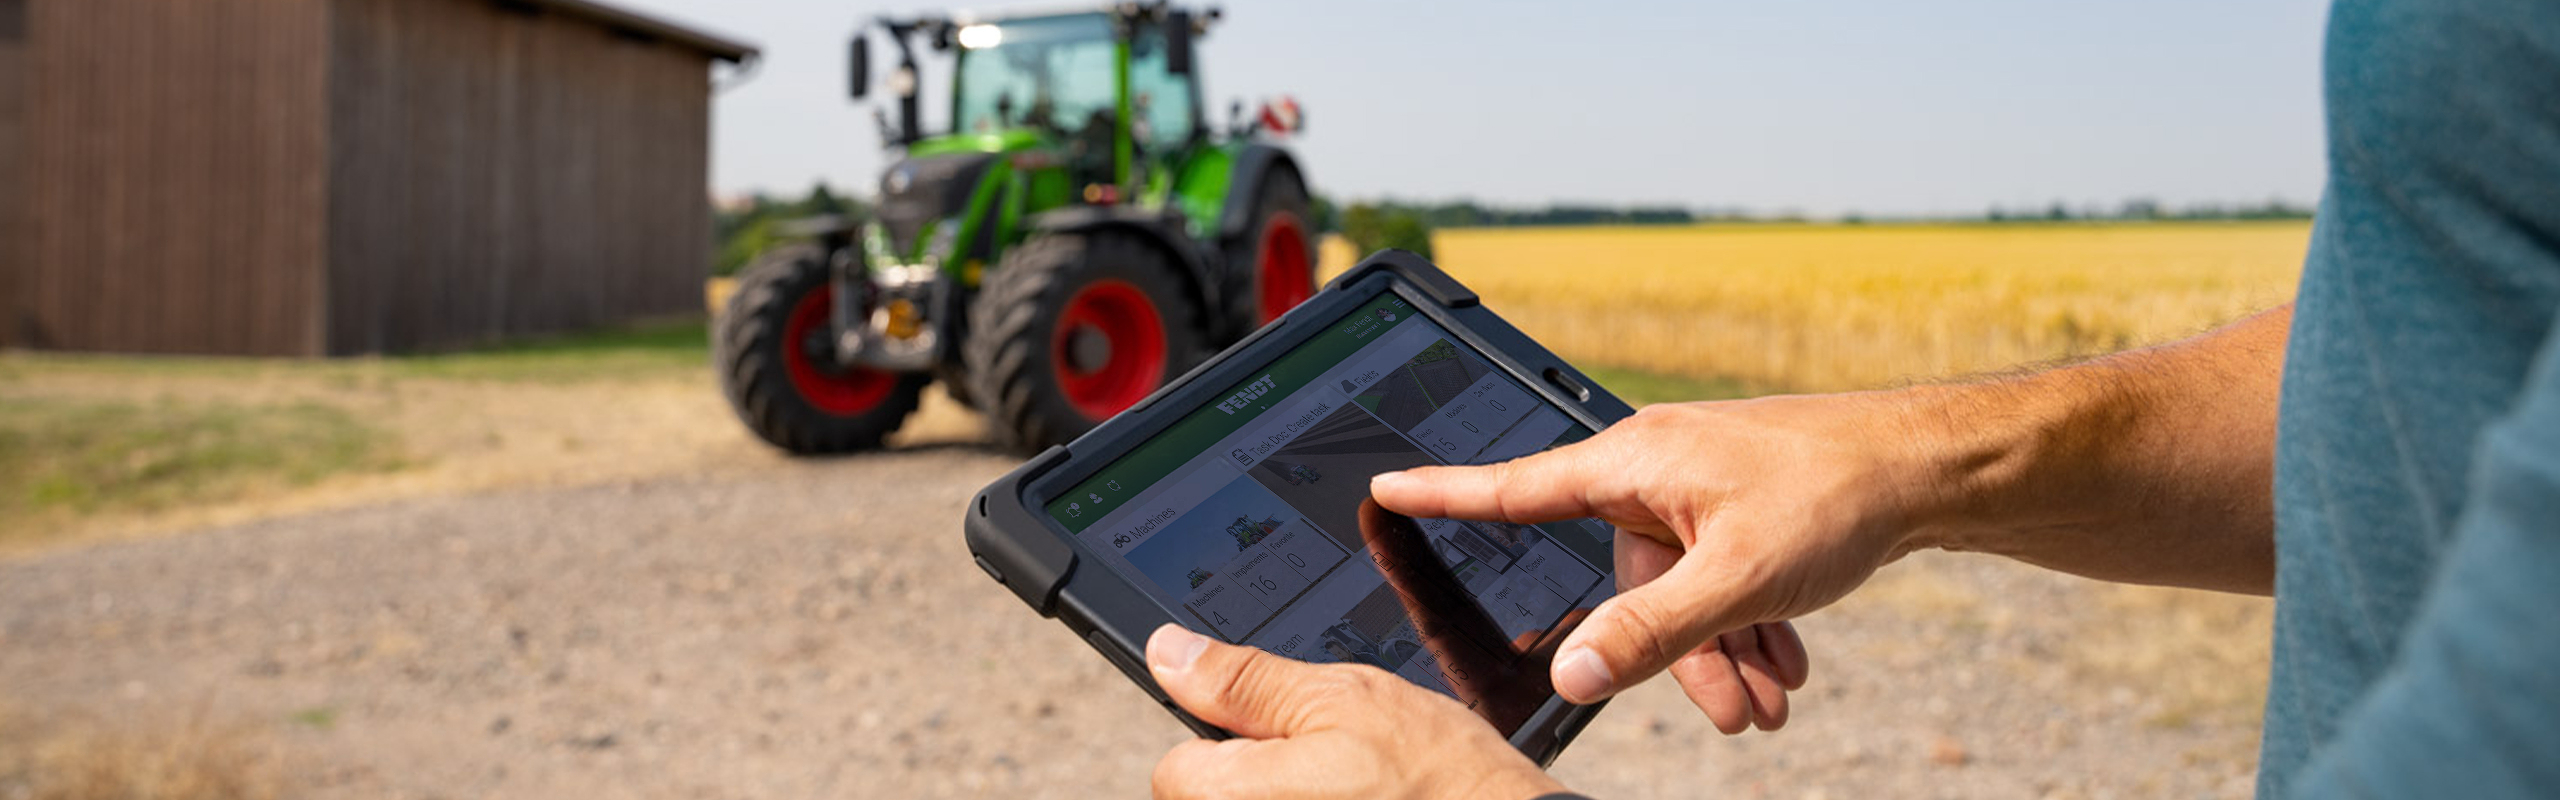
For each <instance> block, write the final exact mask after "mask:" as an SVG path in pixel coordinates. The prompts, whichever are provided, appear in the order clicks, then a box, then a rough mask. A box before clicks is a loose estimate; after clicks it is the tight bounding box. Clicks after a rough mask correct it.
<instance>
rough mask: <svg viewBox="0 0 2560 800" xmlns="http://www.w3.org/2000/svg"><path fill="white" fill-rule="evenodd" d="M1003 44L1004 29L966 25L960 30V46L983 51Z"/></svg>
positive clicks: (991, 26)
mask: <svg viewBox="0 0 2560 800" xmlns="http://www.w3.org/2000/svg"><path fill="white" fill-rule="evenodd" d="M1000 44H1004V29H1003V28H999V27H996V26H993V25H967V26H963V27H961V28H960V46H961V47H966V48H968V49H971V50H984V49H987V48H990V47H994V46H996V45H1000Z"/></svg>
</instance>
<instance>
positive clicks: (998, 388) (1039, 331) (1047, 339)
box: [963, 229, 1207, 452]
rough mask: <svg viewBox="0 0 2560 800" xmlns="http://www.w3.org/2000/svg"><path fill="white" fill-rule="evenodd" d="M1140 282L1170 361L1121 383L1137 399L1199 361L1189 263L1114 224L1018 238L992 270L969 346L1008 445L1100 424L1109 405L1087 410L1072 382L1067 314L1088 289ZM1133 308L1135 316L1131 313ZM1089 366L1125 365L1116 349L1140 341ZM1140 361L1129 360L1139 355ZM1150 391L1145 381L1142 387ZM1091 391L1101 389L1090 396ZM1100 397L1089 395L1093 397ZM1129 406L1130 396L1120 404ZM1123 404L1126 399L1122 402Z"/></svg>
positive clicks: (1040, 441)
mask: <svg viewBox="0 0 2560 800" xmlns="http://www.w3.org/2000/svg"><path fill="white" fill-rule="evenodd" d="M1113 281H1118V282H1122V283H1125V284H1127V286H1128V287H1134V288H1135V289H1136V291H1137V293H1139V294H1142V295H1144V297H1145V298H1146V300H1147V301H1148V303H1150V304H1151V305H1152V307H1153V309H1154V310H1155V314H1154V316H1153V317H1152V319H1153V320H1154V322H1155V324H1156V325H1157V326H1158V328H1157V329H1158V330H1159V331H1160V332H1161V334H1162V337H1161V340H1162V350H1161V353H1162V365H1163V366H1162V368H1161V369H1160V370H1157V371H1156V372H1157V373H1158V374H1155V375H1151V376H1145V375H1143V374H1142V373H1143V370H1138V371H1133V372H1131V373H1128V374H1135V375H1141V377H1143V379H1144V380H1143V384H1144V385H1143V386H1142V387H1141V386H1138V385H1137V380H1138V379H1135V378H1133V379H1131V381H1129V382H1125V383H1123V384H1121V386H1122V388H1123V389H1124V390H1125V391H1122V392H1116V393H1111V394H1115V395H1127V394H1129V393H1130V392H1134V393H1135V395H1134V396H1127V397H1126V398H1125V399H1127V400H1130V401H1135V400H1136V399H1138V398H1139V397H1143V396H1144V395H1145V393H1147V392H1153V391H1154V390H1155V389H1156V388H1158V387H1161V386H1163V385H1164V383H1165V382H1166V381H1169V380H1172V379H1173V378H1174V377H1175V376H1178V375H1181V374H1182V373H1183V372H1184V371H1187V370H1189V369H1190V368H1191V367H1192V366H1194V365H1196V364H1198V363H1199V362H1200V358H1201V355H1202V343H1203V342H1204V341H1206V339H1207V337H1206V336H1205V335H1204V332H1203V331H1202V330H1201V328H1202V324H1203V320H1202V318H1201V317H1202V315H1201V313H1200V307H1199V304H1198V302H1196V301H1195V300H1193V299H1192V298H1193V295H1192V293H1191V292H1189V291H1186V290H1185V286H1184V284H1183V281H1182V277H1181V267H1180V266H1179V264H1178V263H1177V262H1176V261H1175V260H1174V256H1173V254H1171V253H1167V252H1165V251H1164V250H1163V249H1161V248H1160V247H1158V246H1157V245H1156V244H1155V243H1153V242H1150V241H1148V240H1146V239H1144V238H1141V237H1140V236H1138V235H1137V234H1133V233H1129V232H1125V231H1113V230H1109V229H1104V230H1098V231H1091V232H1085V233H1058V234H1049V235H1046V236H1040V237H1037V238H1034V239H1032V240H1030V241H1027V242H1024V243H1022V244H1021V245H1018V246H1016V247H1015V248H1014V249H1013V250H1012V251H1011V252H1008V253H1006V254H1005V256H1004V260H1003V261H1002V263H1001V264H1000V265H999V266H998V267H997V268H996V270H995V271H994V272H992V273H989V275H988V277H987V283H986V287H985V289H984V290H983V291H981V292H979V294H978V299H977V302H976V303H974V304H973V305H971V307H970V328H971V330H972V331H973V334H972V335H971V336H970V337H969V342H968V345H967V347H966V348H965V350H964V351H963V355H964V359H965V361H966V362H967V364H968V369H969V380H970V381H971V382H972V383H973V384H975V385H974V387H973V391H974V394H976V396H977V397H976V399H977V401H978V403H979V405H980V408H981V410H983V411H985V412H986V414H987V417H988V422H989V423H990V427H992V428H993V429H994V431H995V433H996V435H997V437H998V438H999V439H1000V440H1002V441H1003V442H1004V444H1006V445H1007V446H1010V447H1013V448H1015V449H1018V450H1022V451H1024V452H1031V451H1036V450H1039V449H1041V448H1044V447H1048V446H1050V445H1054V444H1064V443H1066V442H1068V441H1069V440H1072V439H1074V438H1075V437H1077V436H1079V435H1082V434H1083V433H1084V432H1085V431H1088V430H1092V429H1093V426H1095V425H1097V424H1100V423H1101V422H1102V420H1103V419H1104V418H1106V417H1108V416H1109V415H1108V414H1105V415H1103V416H1100V417H1097V416H1094V415H1093V414H1091V413H1087V411H1085V410H1081V409H1080V408H1079V406H1078V403H1077V402H1076V401H1075V400H1071V399H1070V398H1069V395H1068V387H1066V386H1065V385H1063V382H1064V381H1065V380H1067V379H1068V378H1067V376H1068V375H1069V370H1075V369H1076V367H1077V365H1073V364H1063V363H1061V359H1064V358H1074V357H1076V354H1075V353H1072V352H1067V351H1069V350H1070V348H1071V347H1072V346H1075V345H1076V343H1074V342H1061V341H1059V333H1060V321H1061V319H1062V318H1064V315H1066V314H1067V313H1068V308H1067V307H1068V305H1069V303H1070V302H1086V301H1088V300H1089V299H1090V297H1092V296H1091V295H1087V294H1086V292H1087V290H1088V289H1097V290H1098V291H1102V292H1106V293H1108V292H1121V291H1122V290H1121V289H1120V288H1118V287H1112V286H1110V282H1113ZM1123 318H1134V317H1123ZM1116 346H1118V345H1116V344H1114V345H1107V346H1106V348H1105V350H1106V352H1107V353H1108V355H1107V356H1105V357H1103V359H1102V363H1101V364H1100V365H1096V366H1094V367H1093V368H1092V370H1091V371H1090V372H1084V371H1081V370H1079V371H1078V372H1077V374H1082V375H1102V374H1104V373H1105V372H1106V371H1107V370H1110V369H1113V368H1118V367H1122V366H1124V365H1123V364H1122V363H1121V362H1118V361H1116V360H1115V359H1118V358H1121V357H1124V356H1130V355H1131V354H1133V353H1141V352H1142V351H1141V350H1139V349H1135V348H1132V349H1127V350H1123V351H1109V349H1108V348H1109V347H1116ZM1137 357H1138V358H1140V361H1133V362H1127V363H1128V364H1140V363H1142V362H1143V360H1144V359H1143V355H1140V356H1137ZM1141 388H1142V389H1143V391H1139V389H1141ZM1086 399H1087V400H1088V401H1091V400H1093V399H1094V398H1092V397H1087V398H1086ZM1090 404H1091V403H1090V402H1088V405H1090ZM1119 405H1120V407H1123V408H1125V407H1126V405H1127V404H1126V403H1121V404H1119ZM1113 410H1115V411H1116V410H1117V409H1113Z"/></svg>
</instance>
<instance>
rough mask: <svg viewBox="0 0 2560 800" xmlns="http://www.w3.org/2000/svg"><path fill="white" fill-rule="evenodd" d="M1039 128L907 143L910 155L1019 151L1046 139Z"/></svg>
mask: <svg viewBox="0 0 2560 800" xmlns="http://www.w3.org/2000/svg"><path fill="white" fill-rule="evenodd" d="M1046 141H1047V140H1046V139H1044V138H1042V137H1041V135H1040V133H1039V132H1038V131H1035V130H1032V129H1030V128H1010V129H1006V130H1001V131H996V132H993V133H954V134H947V135H943V136H936V137H933V138H931V139H925V140H922V141H918V142H916V143H915V144H913V145H909V146H908V147H907V155H910V156H938V155H949V154H952V153H1019V152H1022V151H1024V150H1029V149H1032V148H1035V147H1039V146H1040V145H1042V144H1044V143H1046Z"/></svg>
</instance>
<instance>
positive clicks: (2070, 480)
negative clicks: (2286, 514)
mask: <svg viewBox="0 0 2560 800" xmlns="http://www.w3.org/2000/svg"><path fill="white" fill-rule="evenodd" d="M2292 318H2293V308H2292V306H2290V305H2287V306H2284V307H2280V308H2277V309H2274V310H2271V311H2268V312H2265V313H2262V314H2259V315H2257V316H2254V317H2251V318H2249V319H2246V320H2242V321H2240V322H2238V323H2234V324H2232V325H2230V326H2227V327H2224V328H2222V329H2220V330H2216V331H2214V332H2212V333H2208V334H2204V335H2202V336H2198V337H2195V338H2192V339H2188V340H2184V341H2180V342H2175V343H2172V344H2167V345H2162V346H2159V347H2154V348H2148V349H2144V350H2137V351H2132V352H2127V353H2120V354H2117V355H2113V356H2109V357H2106V358H2102V359H2097V360H2094V361H2090V362H2088V363H2084V364H2079V365H2074V366H2071V367H2067V368H2062V369H2055V370H2050V371H2046V372H2041V373H2036V374H2031V375H2026V376H2021V377H2017V378H2010V379H2004V380H1997V381H1989V382H1983V383H1975V384H1965V385H1952V386H1931V387H1920V388H1915V389H1910V390H1905V391H1904V392H1902V393H1900V394H1901V395H1902V397H1901V398H1900V399H1901V400H1902V402H1903V403H1904V405H1905V408H1906V409H1907V412H1906V413H1909V414H1911V415H1912V418H1913V424H1914V427H1915V428H1916V429H1918V430H1922V431H1927V432H1929V433H1928V434H1925V435H1922V436H1920V437H1917V438H1916V439H1915V440H1914V441H1913V442H1912V443H1911V445H1910V447H1911V448H1912V450H1913V456H1914V463H1916V464H1920V465H1924V468H1923V471H1921V472H1920V473H1919V474H1921V475H1924V476H1928V477H1927V482H1928V483H1929V484H1931V485H1930V486H1929V487H1927V488H1925V489H1922V490H1920V491H1921V493H1922V494H1921V498H1922V502H1920V503H1918V504H1917V506H1916V507H1917V508H1919V509H1922V511H1921V512H1920V513H1918V514H1915V518H1914V519H1913V520H1912V526H1911V529H1910V536H1911V539H1910V540H1909V543H1910V546H1912V547H1939V548H1945V549H1950V550H1971V551H1981V552H1989V553H1997V554H2002V555H2007V556H2010V557H2013V558H2017V559H2019V560H2022V561H2026V562H2029V563H2033V564H2038V565H2042V566H2045V567H2049V568H2052V569H2057V570H2061V571H2064V572H2071V573H2075V574H2079V575H2085V576H2089V577H2093V578H2101V579H2105V580H2114V581H2126V582H2133V583H2154V584H2166V585H2175V586H2190V587H2197V588H2206V589H2219V590H2224V591H2235V592H2250V593H2258V594H2264V593H2267V592H2270V591H2272V590H2273V588H2274V580H2275V543H2274V530H2275V514H2274V503H2273V499H2272V497H2271V496H2270V491H2271V487H2272V483H2273V479H2274V475H2273V470H2274V463H2275V458H2274V452H2275V433H2276V399H2277V388H2278V385H2279V384H2280V383H2281V379H2282V373H2283V364H2284V345H2285V335H2286V330H2287V327H2288V326H2289V325H2290V323H2291V321H2292Z"/></svg>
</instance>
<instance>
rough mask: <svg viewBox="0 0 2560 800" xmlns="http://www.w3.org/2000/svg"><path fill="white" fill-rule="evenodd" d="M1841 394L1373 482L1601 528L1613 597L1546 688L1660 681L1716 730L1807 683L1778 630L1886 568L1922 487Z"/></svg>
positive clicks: (1425, 512)
mask: <svg viewBox="0 0 2560 800" xmlns="http://www.w3.org/2000/svg"><path fill="white" fill-rule="evenodd" d="M1880 402H1883V401H1879V400H1874V399H1870V398H1865V397H1862V396H1857V395H1849V396H1836V397H1820V398H1796V397H1788V398H1770V399H1764V400H1751V401H1743V402H1735V403H1695V404H1684V405H1657V406H1652V407H1649V408H1646V409H1645V410H1644V411H1642V412H1640V413H1638V414H1636V415H1635V416H1634V417H1632V418H1629V419H1627V420H1626V421H1624V422H1620V423H1618V424H1617V425H1614V426H1612V427H1610V428H1609V429H1608V430H1606V431H1603V432H1601V433H1600V434H1599V435H1598V436H1594V437H1592V438H1591V439H1590V440H1589V441H1586V442H1582V443H1579V444H1575V445H1572V446H1568V447H1564V448H1560V449H1557V450H1554V451H1552V452H1547V453H1541V454H1538V455H1533V456H1530V457H1527V458H1523V459H1519V460H1516V461H1511V462H1507V463H1503V464H1496V465H1493V466H1487V467H1434V468H1424V469H1417V470H1412V471H1410V472H1405V473H1396V474H1389V475H1382V476H1379V478H1378V480H1377V481H1376V482H1374V483H1373V484H1372V488H1371V490H1372V493H1373V494H1374V495H1375V496H1376V498H1377V500H1378V502H1379V503H1381V504H1383V505H1385V506H1386V507H1388V508H1390V509H1394V510H1395V511H1397V512H1400V513H1404V514H1410V515H1413V516H1416V517H1452V518H1458V519H1493V520H1503V521H1509V522H1524V523H1525V522H1548V521H1553V520H1558V519H1568V518H1572V517H1580V516H1597V517H1599V518H1601V519H1603V520H1605V521H1607V522H1609V523H1611V524H1614V525H1616V526H1618V530H1619V534H1618V541H1617V547H1616V551H1617V561H1618V563H1617V573H1618V584H1619V589H1620V594H1619V595H1618V596H1617V597H1615V598H1613V599H1611V600H1609V601H1608V602H1607V603H1604V604H1602V605H1601V606H1600V608H1599V609H1598V610H1597V611H1596V612H1594V613H1593V614H1592V616H1591V618H1590V619H1589V620H1586V621H1584V622H1583V623H1582V626H1581V627H1580V628H1579V629H1577V630H1576V631H1575V632H1574V633H1573V634H1572V635H1571V636H1570V637H1568V638H1567V639H1566V640H1565V644H1564V647H1563V648H1562V649H1561V650H1560V651H1559V654H1558V656H1557V658H1556V662H1555V666H1554V670H1553V672H1554V680H1555V685H1556V689H1557V691H1558V692H1559V693H1560V694H1563V695H1564V696H1565V698H1566V699H1569V700H1572V701H1574V702H1577V703H1590V702H1595V701H1598V700H1600V699H1602V698H1605V697H1608V696H1610V695H1612V694H1615V693H1617V692H1618V691H1619V690H1621V689H1624V688H1626V687H1628V686H1632V685H1635V684H1636V683H1637V682H1639V681H1642V680H1644V679H1645V678H1648V677H1651V676H1652V675H1653V674H1654V673H1657V672H1661V671H1663V670H1666V669H1668V670H1670V671H1671V673H1672V676H1673V677H1674V678H1677V679H1678V680H1679V681H1680V685H1681V688H1682V689H1683V690H1684V691H1686V692H1687V693H1688V695H1689V699H1690V701H1691V702H1694V703H1696V704H1697V705H1698V708H1699V709H1700V710H1701V711H1704V712H1706V714H1707V717H1708V719H1709V720H1711V721H1713V722H1714V723H1715V725H1716V727H1717V729H1719V730H1722V731H1724V732H1726V733H1740V732H1742V731H1743V730H1745V729H1747V728H1749V727H1751V726H1753V725H1757V726H1758V727H1760V728H1762V729H1764V730H1770V729H1775V728H1777V727H1778V726H1780V725H1783V724H1785V723H1786V719H1787V713H1788V710H1787V698H1786V692H1787V691H1789V690H1792V689H1796V688H1801V687H1802V686H1803V685H1804V681H1805V678H1806V673H1807V672H1808V667H1807V659H1806V656H1805V650H1804V644H1803V642H1802V640H1800V639H1799V638H1797V636H1796V633H1795V630H1794V628H1793V627H1792V626H1791V625H1789V624H1788V623H1786V622H1785V620H1788V619H1791V618H1794V617H1797V616H1800V615H1803V614H1805V613H1808V612H1811V611H1813V610H1814V609H1817V608H1820V607H1822V606H1823V605H1825V604H1828V603H1830V602H1831V601H1833V600H1836V599H1838V598H1839V597H1840V596H1841V595H1844V594H1847V593H1848V592H1849V590H1850V589H1853V588H1856V586H1857V585H1858V584H1859V583H1860V582H1862V581H1864V580H1866V578H1867V576H1868V575H1870V574H1872V573H1874V572H1875V570H1876V568H1878V567H1881V566H1883V565H1884V564H1886V563H1887V562H1890V561H1891V560H1893V559H1894V558H1897V557H1900V556H1901V555H1902V554H1903V552H1905V548H1904V546H1903V539H1902V538H1901V535H1900V534H1901V533H1902V532H1903V531H1905V530H1908V529H1909V527H1910V526H1911V524H1912V522H1913V519H1912V517H1913V509H1914V508H1916V507H1917V504H1916V503H1915V502H1914V500H1915V499H1916V498H1917V497H1918V496H1920V495H1921V494H1923V493H1924V490H1925V488H1926V482H1925V481H1924V480H1921V474H1920V472H1919V470H1918V469H1917V468H1916V465H1917V464H1918V463H1919V461H1918V459H1916V458H1914V457H1912V456H1911V455H1909V454H1907V453H1904V452H1901V451H1899V450H1898V449H1897V448H1898V447H1899V446H1900V445H1899V443H1898V442H1897V441H1896V439H1895V438H1894V437H1891V436H1885V435H1881V434H1883V433H1884V432H1883V431H1877V430H1872V429H1871V428H1872V427H1873V426H1875V425H1877V424H1878V422H1879V420H1880V417H1881V416H1882V412H1883V410H1884V409H1882V408H1879V407H1877V406H1875V405H1871V404H1874V403H1880Z"/></svg>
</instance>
